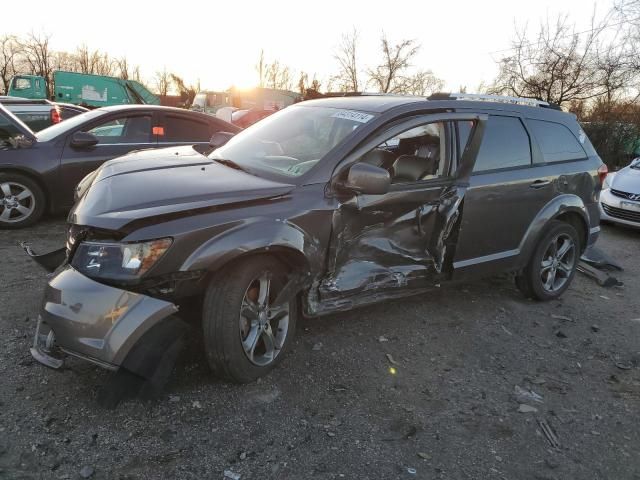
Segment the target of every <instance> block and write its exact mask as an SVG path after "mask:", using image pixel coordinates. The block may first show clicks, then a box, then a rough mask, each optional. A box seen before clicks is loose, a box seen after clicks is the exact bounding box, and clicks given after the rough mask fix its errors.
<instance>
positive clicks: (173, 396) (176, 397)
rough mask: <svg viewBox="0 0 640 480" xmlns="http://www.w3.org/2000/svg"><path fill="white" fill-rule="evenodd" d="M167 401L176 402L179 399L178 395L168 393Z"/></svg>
mask: <svg viewBox="0 0 640 480" xmlns="http://www.w3.org/2000/svg"><path fill="white" fill-rule="evenodd" d="M169 401H170V402H171V403H176V402H179V401H180V397H179V396H178V395H169Z"/></svg>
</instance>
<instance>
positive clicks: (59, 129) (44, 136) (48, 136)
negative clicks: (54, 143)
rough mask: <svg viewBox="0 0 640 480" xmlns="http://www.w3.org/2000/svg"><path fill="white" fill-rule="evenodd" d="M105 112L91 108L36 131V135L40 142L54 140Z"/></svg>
mask: <svg viewBox="0 0 640 480" xmlns="http://www.w3.org/2000/svg"><path fill="white" fill-rule="evenodd" d="M103 113H104V110H101V109H96V110H90V111H88V112H85V113H81V114H80V115H76V116H75V117H72V118H70V119H69V120H65V121H64V122H60V123H56V124H55V125H51V126H50V127H48V128H45V129H44V130H40V131H39V132H38V133H36V137H37V138H38V141H39V142H48V141H49V140H53V139H54V138H56V137H57V136H58V135H60V134H61V133H65V132H68V131H69V130H73V129H74V128H75V127H77V126H79V125H82V124H83V123H84V122H86V121H87V120H90V119H92V118H97V117H99V116H100V115H102V114H103Z"/></svg>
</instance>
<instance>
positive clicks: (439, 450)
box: [0, 218, 640, 480]
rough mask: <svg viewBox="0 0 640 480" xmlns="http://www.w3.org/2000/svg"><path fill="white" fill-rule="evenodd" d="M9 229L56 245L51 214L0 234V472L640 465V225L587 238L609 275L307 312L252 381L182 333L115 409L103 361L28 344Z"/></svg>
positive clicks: (26, 309) (272, 472) (114, 474)
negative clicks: (273, 365) (559, 293)
mask: <svg viewBox="0 0 640 480" xmlns="http://www.w3.org/2000/svg"><path fill="white" fill-rule="evenodd" d="M21 239H28V240H30V241H31V242H32V244H33V247H34V249H37V250H39V251H46V250H48V249H52V248H54V247H57V246H58V245H59V244H60V243H61V242H62V241H63V239H64V223H63V221H62V219H60V218H54V219H50V220H48V221H46V222H44V223H42V224H41V225H39V226H37V227H34V228H31V229H28V230H22V231H16V232H7V231H3V232H1V233H0V254H1V255H2V258H3V260H2V275H1V276H0V292H1V293H0V295H1V304H0V305H1V309H0V378H1V380H0V382H1V383H0V385H1V388H0V478H3V479H4V478H8V479H23V478H29V479H31V478H59V479H65V478H66V479H76V478H83V477H84V478H89V477H90V478H93V479H112V478H113V479H223V478H225V477H224V475H225V473H224V472H225V470H228V471H230V472H231V473H230V474H229V475H230V476H229V477H228V478H234V477H233V474H238V475H241V478H242V479H243V480H246V479H255V478H274V479H306V478H314V479H315V478H318V479H334V478H336V479H339V478H348V479H349V478H350V479H393V478H399V479H411V478H420V479H441V478H442V479H445V478H446V479H467V478H469V479H509V480H511V479H612V480H622V479H640V453H639V452H640V429H638V418H639V416H638V414H639V413H640V346H639V345H640V342H639V340H640V308H639V307H640V275H639V273H640V260H639V255H638V253H639V251H640V250H639V248H638V247H639V245H640V232H636V231H631V230H626V229H622V228H616V227H604V231H603V233H602V235H601V239H600V241H599V245H600V247H601V248H603V249H605V250H606V251H608V252H609V253H610V254H611V255H612V256H613V257H614V258H615V259H617V260H618V261H619V262H621V263H622V264H623V265H624V266H625V267H626V270H625V272H623V273H620V274H616V275H617V277H618V278H619V279H620V280H622V281H623V282H624V283H625V286H624V287H622V288H617V287H616V288H613V289H604V288H602V287H599V286H598V285H597V284H596V283H595V282H593V281H592V280H590V279H589V278H587V277H584V276H582V275H579V276H577V277H576V281H574V283H573V286H572V287H571V289H570V290H569V291H568V292H567V293H566V294H565V295H564V297H563V298H562V299H561V300H560V301H554V302H550V303H534V302H532V301H528V300H525V299H523V298H522V297H521V296H520V294H519V292H518V291H517V290H516V289H515V287H514V284H513V281H512V280H510V279H508V278H495V279H489V280H485V281H481V282H477V283H472V284H468V285H463V286H456V287H450V288H442V289H441V290H438V291H435V292H432V293H430V294H428V295H425V297H426V298H420V297H416V298H411V299H408V300H401V301H397V302H389V303H385V304H383V305H378V306H374V307H369V308H364V309H360V310H356V311H353V312H350V313H345V314H340V315H333V316H330V317H326V318H322V319H316V320H311V319H305V320H302V321H301V322H300V324H299V325H298V335H297V339H296V341H295V344H294V348H293V349H292V351H291V353H290V355H289V356H288V357H287V358H286V359H285V361H284V362H283V363H282V364H281V366H280V367H278V368H277V369H275V370H274V371H273V372H272V373H271V374H270V375H269V376H268V377H266V378H264V379H262V380H260V381H259V382H257V383H254V384H251V385H245V386H238V385H230V384H226V383H223V382H221V381H218V380H216V379H215V378H212V377H211V376H210V375H209V373H208V371H207V368H206V365H205V363H206V362H205V360H204V357H203V355H202V354H201V353H200V351H199V350H198V349H197V348H194V349H191V351H190V353H189V354H188V355H187V354H185V355H184V356H183V358H182V359H181V361H180V362H179V365H178V367H177V369H176V372H175V375H174V377H173V379H172V380H171V382H170V384H169V385H168V386H167V393H166V395H164V396H163V397H162V398H160V399H159V400H157V401H154V402H142V401H140V400H130V401H126V402H125V403H123V404H121V405H120V406H119V407H118V408H117V409H116V410H112V411H108V410H104V409H102V408H100V407H98V405H97V403H96V397H97V395H98V394H99V390H100V386H101V385H102V384H103V383H104V381H105V379H106V375H107V374H106V373H105V372H104V371H102V370H100V369H98V368H96V367H93V366H91V365H89V364H86V363H83V362H81V361H78V360H71V361H69V362H67V364H66V367H65V369H64V370H62V371H52V370H49V369H47V368H45V367H43V366H41V365H39V364H37V363H35V362H34V361H33V360H32V359H31V357H30V355H29V350H28V349H29V346H30V343H31V340H32V335H33V331H34V328H35V318H36V316H37V311H38V306H39V302H40V298H41V291H42V287H43V284H44V282H45V279H46V277H45V275H44V273H43V272H42V271H41V270H39V269H38V268H37V266H35V264H33V263H32V262H31V261H30V260H29V259H28V258H27V257H25V256H24V255H23V254H22V253H21V252H20V251H19V249H18V248H16V243H17V242H18V241H19V240H21ZM392 369H395V374H394V373H393V372H392ZM516 385H518V386H519V387H521V388H522V389H524V390H533V391H534V392H535V393H536V394H538V395H540V396H541V397H542V402H539V401H536V400H535V399H531V398H530V399H524V398H516V396H515V395H514V388H515V386H516ZM529 395H530V394H529ZM521 403H522V404H526V405H528V406H530V407H534V408H535V409H536V410H537V411H535V412H529V413H522V412H520V411H519V409H522V410H527V409H528V408H527V407H522V406H521V405H520V404H521ZM547 426H548V427H549V428H550V429H551V431H552V432H553V434H554V435H555V437H556V438H557V442H558V446H557V447H556V448H554V447H553V446H552V445H551V443H550V441H549V440H548V438H547V437H546V436H545V435H544V433H543V430H544V429H545V428H546V427H547Z"/></svg>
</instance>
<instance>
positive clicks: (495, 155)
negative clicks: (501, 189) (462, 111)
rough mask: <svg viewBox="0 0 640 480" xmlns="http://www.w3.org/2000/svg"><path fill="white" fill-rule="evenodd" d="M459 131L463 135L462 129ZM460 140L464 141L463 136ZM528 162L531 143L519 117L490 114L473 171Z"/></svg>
mask: <svg viewBox="0 0 640 480" xmlns="http://www.w3.org/2000/svg"><path fill="white" fill-rule="evenodd" d="M460 133H461V135H463V132H462V131H461V132H460ZM467 136H468V133H467ZM462 140H463V141H464V142H465V143H466V139H465V138H464V137H462ZM465 143H462V145H464V144H465ZM463 148H464V147H463ZM530 164H531V144H530V142H529V135H528V134H527V131H526V130H525V129H524V126H523V125H522V122H521V121H520V119H519V118H515V117H500V116H493V115H492V116H490V117H489V121H488V122H487V127H486V128H485V131H484V137H483V139H482V145H481V146H480V151H479V152H478V158H476V164H475V166H474V168H473V171H474V172H483V171H486V170H495V169H498V168H509V167H522V166H526V165H530Z"/></svg>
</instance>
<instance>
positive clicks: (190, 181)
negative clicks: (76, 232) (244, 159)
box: [69, 146, 294, 230]
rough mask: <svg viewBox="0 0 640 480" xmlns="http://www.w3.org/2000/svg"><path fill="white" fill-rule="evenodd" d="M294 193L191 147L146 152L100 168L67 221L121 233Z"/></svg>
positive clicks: (284, 185)
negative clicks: (144, 222)
mask: <svg viewBox="0 0 640 480" xmlns="http://www.w3.org/2000/svg"><path fill="white" fill-rule="evenodd" d="M293 188H294V185H291V184H286V183H279V182H274V181H271V180H266V179H264V178H260V177H256V176H254V175H250V174H248V173H245V172H242V171H240V170H235V169H233V168H230V167H227V166H224V165H221V164H219V163H217V162H215V161H213V160H211V159H209V158H207V157H205V156H204V155H202V154H200V153H198V152H196V151H195V150H194V149H193V148H192V147H190V146H189V147H178V148H165V149H160V150H144V151H139V152H134V153H131V154H129V155H125V156H123V157H120V158H117V159H114V160H111V161H109V162H107V163H105V164H103V165H102V167H100V168H99V169H98V170H97V171H96V175H95V178H94V179H93V181H92V183H91V186H90V187H89V189H88V190H87V192H86V193H85V194H84V195H83V196H82V198H80V200H79V201H78V203H76V205H75V206H74V208H73V210H72V211H71V213H70V214H69V221H70V222H71V223H73V224H76V225H87V226H92V227H97V228H102V229H108V230H123V227H124V226H125V225H126V224H127V223H129V222H132V221H134V220H139V219H142V218H147V217H158V216H162V215H167V214H171V217H172V218H176V215H178V216H181V214H182V215H185V216H186V215H193V214H194V212H193V210H197V209H203V210H204V209H207V208H210V207H220V206H223V205H229V204H237V203H242V202H246V201H253V200H259V199H266V198H271V197H276V196H281V195H284V194H286V193H288V192H289V191H291V190H292V189H293ZM158 221H159V222H160V221H161V220H160V219H158Z"/></svg>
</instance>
